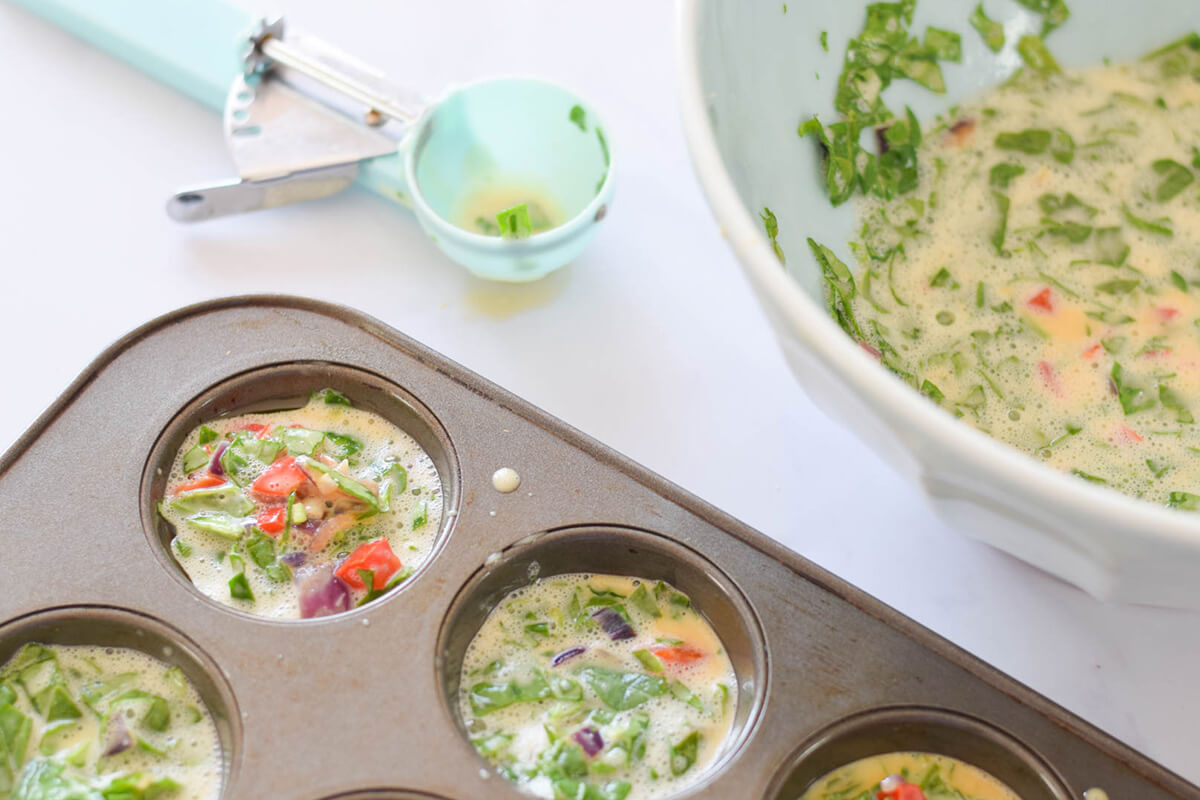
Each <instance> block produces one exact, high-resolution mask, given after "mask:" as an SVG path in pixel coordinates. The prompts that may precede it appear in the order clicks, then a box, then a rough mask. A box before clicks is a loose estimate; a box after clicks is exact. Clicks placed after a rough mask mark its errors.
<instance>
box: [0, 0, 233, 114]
mask: <svg viewBox="0 0 1200 800" xmlns="http://www.w3.org/2000/svg"><path fill="white" fill-rule="evenodd" d="M12 2H14V3H15V4H16V5H19V6H23V7H25V8H27V9H29V10H30V11H32V12H33V13H35V14H37V15H39V16H41V17H44V18H45V19H47V20H49V21H50V22H52V23H54V24H55V25H58V26H59V27H61V28H64V29H66V30H67V31H69V32H70V33H73V34H74V35H76V36H78V37H79V38H81V39H83V40H84V41H86V42H88V43H89V44H92V45H95V46H96V47H99V48H100V49H101V50H104V51H105V52H107V53H109V54H110V55H113V56H116V57H117V58H119V59H121V60H122V61H125V62H126V63H128V64H130V65H131V66H133V67H135V68H137V69H138V70H140V71H142V72H144V73H146V74H148V75H150V76H151V77H153V78H155V79H156V80H159V81H162V82H163V83H166V84H168V85H170V86H173V87H174V88H176V89H179V90H180V91H182V92H184V93H186V94H188V95H189V96H191V97H192V98H194V99H196V100H199V101H200V102H201V103H203V104H204V105H206V106H210V107H212V108H215V109H221V108H223V107H224V105H225V95H226V94H227V93H228V92H229V85H230V83H231V82H232V81H233V79H234V77H235V76H236V75H237V74H238V73H239V72H240V71H241V69H242V65H241V56H242V51H243V50H244V43H245V42H246V39H247V37H248V35H249V33H250V31H251V30H252V27H253V26H254V24H255V23H256V21H257V18H256V17H255V16H254V15H253V14H250V13H248V12H246V11H243V10H242V9H239V8H237V7H235V6H233V5H231V4H228V3H225V2H222V0H12Z"/></svg>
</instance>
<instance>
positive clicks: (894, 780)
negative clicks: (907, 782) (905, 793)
mask: <svg viewBox="0 0 1200 800" xmlns="http://www.w3.org/2000/svg"><path fill="white" fill-rule="evenodd" d="M903 785H904V778H902V777H900V776H899V775H888V776H887V777H886V778H884V779H883V780H881V781H880V782H879V789H880V791H882V792H883V793H884V794H887V793H888V792H894V791H896V790H897V789H899V788H900V787H901V786H903Z"/></svg>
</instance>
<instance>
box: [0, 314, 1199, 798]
mask: <svg viewBox="0 0 1200 800" xmlns="http://www.w3.org/2000/svg"><path fill="white" fill-rule="evenodd" d="M326 385H328V386H332V387H333V388H336V389H339V390H341V391H344V392H345V393H346V394H347V395H349V396H350V397H351V399H352V400H354V401H355V402H356V403H358V404H360V405H362V406H365V407H368V408H372V409H373V410H376V411H378V412H380V413H382V414H384V415H385V416H388V417H389V418H391V419H393V420H395V421H397V422H398V423H399V424H400V425H401V426H402V427H404V428H405V429H406V430H408V431H409V433H410V434H413V435H414V436H415V437H416V438H417V439H418V440H419V441H420V442H421V443H422V445H424V446H425V447H426V449H427V450H428V451H429V452H430V455H431V456H433V458H434V460H435V463H436V464H437V467H438V469H439V471H440V472H441V477H442V482H443V490H444V492H445V508H446V511H447V513H446V516H445V520H444V521H443V525H442V529H441V533H440V537H441V538H440V540H439V543H438V545H437V547H436V548H435V549H434V551H433V554H432V555H431V557H430V559H429V561H428V562H427V563H426V565H425V566H424V567H423V568H422V569H421V570H419V571H418V572H417V573H416V574H415V575H414V576H413V577H412V578H411V579H409V580H408V581H407V582H405V583H404V584H402V585H401V587H400V588H398V589H397V590H396V591H395V592H393V593H391V594H390V595H388V596H387V597H385V598H382V599H380V600H378V601H376V602H374V603H372V604H369V605H367V606H364V607H362V608H359V609H356V610H354V611H351V612H348V613H346V614H343V615H340V616H337V617H329V618H325V619H320V620H308V621H303V622H295V621H274V620H268V619H262V618H257V617H252V616H249V615H247V614H244V613H241V612H238V611H236V610H233V609H230V608H226V607H224V606H221V605H219V604H217V603H215V602H212V601H210V600H209V599H208V598H206V597H203V596H202V595H201V594H200V593H199V592H197V591H196V590H195V588H194V587H192V585H191V584H190V583H189V582H188V581H187V580H186V578H185V577H184V576H183V575H182V573H181V572H180V570H179V569H178V567H177V566H176V565H175V564H174V562H173V560H172V559H171V557H170V555H169V553H168V551H167V550H166V548H165V547H164V543H165V542H164V535H165V534H166V533H167V532H165V531H164V530H163V529H162V527H161V525H160V522H159V520H158V519H157V516H156V514H155V513H154V508H153V501H154V500H155V493H156V490H158V491H161V483H162V475H161V474H160V470H162V469H163V465H164V459H170V458H171V456H172V455H173V450H172V448H173V446H175V445H177V444H178V442H179V440H180V439H181V437H182V436H183V435H184V434H185V433H186V430H187V429H188V428H190V426H191V425H193V424H196V423H198V422H200V421H201V420H203V419H205V418H207V417H209V416H213V415H215V414H219V413H229V412H236V411H241V410H248V409H263V408H267V407H280V406H287V405H294V404H296V403H298V402H299V401H300V400H301V399H302V397H303V395H304V394H305V393H306V392H307V391H308V390H309V389H311V388H317V387H319V386H326ZM500 467H512V468H514V469H516V470H517V472H519V473H520V475H521V477H522V483H521V487H520V490H519V491H517V492H515V493H512V494H507V495H504V494H500V493H498V492H496V491H495V490H494V489H493V488H492V484H491V475H492V473H493V472H494V471H495V470H496V469H497V468H500ZM0 508H3V509H4V510H5V514H4V515H3V517H2V518H0V552H3V553H4V557H3V565H4V567H3V572H2V573H0V575H2V576H3V583H4V588H5V591H4V592H0V658H7V657H8V656H9V655H11V654H12V653H13V652H15V650H16V648H18V647H19V646H20V645H21V644H23V643H24V642H26V641H30V640H33V639H39V638H40V639H46V640H49V641H57V642H62V643H71V642H80V643H91V642H100V641H105V642H108V643H111V644H113V645H116V646H133V647H139V648H140V649H143V650H145V651H146V652H148V653H150V654H152V655H155V656H157V657H159V658H163V659H164V660H167V661H171V662H173V663H178V664H179V665H180V666H181V667H182V668H183V669H184V670H185V672H186V673H187V674H188V675H189V677H191V679H192V680H193V681H194V682H195V683H196V684H197V686H198V688H199V689H200V691H201V693H202V694H203V695H204V696H205V699H206V701H208V703H209V707H210V708H211V709H212V710H213V712H214V713H215V714H216V715H217V717H218V724H219V727H220V729H221V741H222V745H223V747H224V749H225V752H226V758H227V767H226V776H225V783H224V791H223V795H222V797H223V799H224V800H251V798H254V799H257V798H280V799H281V800H292V799H294V800H333V798H338V799H339V800H406V799H407V798H425V800H475V799H476V798H482V797H487V798H499V799H500V800H504V798H513V799H514V800H515V799H516V798H521V797H525V795H523V794H521V793H520V792H519V791H517V790H516V789H515V788H514V787H513V786H511V785H510V784H508V783H507V782H506V781H505V780H504V779H503V778H501V777H499V776H498V775H496V774H494V773H492V772H491V771H490V770H489V769H488V768H487V766H486V764H485V762H484V761H483V760H482V759H481V758H479V756H478V755H476V753H475V752H474V749H473V748H472V747H471V745H470V743H469V742H468V740H467V739H466V736H465V734H464V731H463V730H462V722H461V720H460V719H459V717H458V712H457V700H456V697H455V695H454V691H455V689H456V686H457V680H458V675H457V667H458V665H457V660H458V659H460V658H461V655H462V652H463V649H464V648H465V646H466V644H467V642H468V641H469V639H470V636H471V635H472V634H473V633H474V627H475V626H477V625H478V624H479V622H480V621H481V620H482V618H483V615H484V613H485V612H486V608H487V606H488V604H489V603H491V602H493V601H494V600H495V599H497V598H499V597H500V596H502V595H503V593H504V592H505V591H506V590H507V589H509V588H513V587H515V586H516V585H519V583H520V582H522V581H524V580H528V579H529V576H530V574H531V573H534V572H536V573H537V574H541V575H551V574H555V573H558V572H566V571H579V570H588V571H597V572H603V571H607V572H617V573H625V574H631V575H640V576H643V577H648V578H653V577H662V578H664V579H667V580H670V581H671V582H673V583H676V584H677V585H678V586H679V588H680V589H682V590H683V591H685V592H688V593H689V594H691V596H692V598H693V600H694V602H695V603H696V606H697V608H699V609H700V611H702V612H703V613H704V614H705V615H706V616H707V617H708V618H709V620H710V621H711V622H712V623H713V624H714V627H715V628H716V630H717V632H718V633H719V634H720V636H721V637H722V640H723V641H724V643H725V645H726V647H727V648H728V650H729V653H730V656H731V658H732V660H733V663H734V666H735V669H736V671H737V673H738V678H739V681H741V683H742V688H741V696H740V701H739V706H738V709H737V718H736V722H735V726H734V734H733V736H734V740H733V743H732V745H731V746H730V747H729V748H728V749H727V751H726V753H725V755H724V756H723V757H722V758H721V759H720V760H719V762H718V763H717V764H716V765H715V767H714V768H713V770H712V771H711V772H710V773H709V774H708V775H707V777H705V778H704V779H703V780H702V781H701V782H700V783H699V784H697V785H696V786H695V787H694V788H693V789H691V790H689V791H687V792H685V793H682V794H680V795H677V797H688V798H696V800H699V798H706V799H712V800H715V799H716V798H748V799H749V798H754V799H755V800H759V799H763V800H791V798H794V797H795V796H797V795H798V794H799V793H800V792H801V791H802V790H803V789H804V788H805V786H807V785H808V782H809V781H811V780H812V779H813V778H815V777H817V776H818V775H819V774H821V773H823V772H824V771H826V770H827V769H829V768H832V767H834V766H836V765H837V764H838V763H839V762H841V761H845V760H851V759H853V758H858V757H861V756H865V755H869V754H871V753H874V752H880V751H881V749H894V748H906V747H911V748H921V747H927V748H929V749H934V750H941V751H943V752H946V753H947V754H948V755H957V756H959V757H961V758H964V759H965V760H968V761H971V762H972V763H974V764H976V766H979V767H981V768H982V769H984V770H987V771H990V772H992V773H994V774H996V775H997V776H998V777H1000V778H1002V779H1004V780H1006V781H1007V782H1008V783H1009V784H1010V785H1012V786H1013V788H1014V789H1017V790H1018V791H1021V792H1023V800H1065V799H1066V798H1079V797H1081V795H1082V793H1083V792H1084V791H1085V790H1086V789H1089V788H1091V787H1101V788H1103V789H1105V790H1106V791H1107V792H1108V793H1109V795H1110V796H1111V797H1112V798H1114V800H1119V799H1120V798H1124V799H1125V800H1130V799H1131V798H1136V800H1160V799H1165V798H1190V799H1192V800H1200V789H1198V788H1197V787H1195V786H1192V785H1191V784H1189V783H1187V782H1186V781H1184V780H1183V779H1182V778H1180V777H1178V776H1176V775H1174V774H1172V773H1170V772H1169V771H1167V770H1166V769H1164V768H1163V767H1161V766H1159V765H1157V764H1155V763H1153V762H1152V761H1150V760H1149V759H1147V758H1145V757H1144V756H1142V755H1140V754H1138V753H1136V752H1134V751H1133V750H1131V749H1130V748H1128V747H1126V746H1125V745H1123V744H1121V743H1120V742H1118V741H1116V740H1114V739H1112V738H1111V737H1109V736H1107V735H1106V734H1104V733H1102V732H1101V731H1099V730H1097V729H1096V728H1094V727H1092V726H1090V725H1088V724H1087V723H1085V722H1083V721H1082V720H1080V719H1078V718H1077V717H1074V716H1073V715H1071V714H1069V713H1068V712H1066V711H1065V710H1064V709H1062V708H1060V707H1058V706H1056V705H1054V704H1053V703H1051V702H1050V701H1049V700H1047V699H1046V698H1044V697H1041V696H1040V695H1038V694H1036V693H1034V692H1032V691H1031V690H1029V689H1028V688H1026V687H1024V686H1022V685H1021V684H1018V683H1016V682H1015V681H1013V680H1012V679H1010V678H1008V677H1006V676H1004V675H1003V674H1001V673H999V672H998V671H996V670H995V669H993V668H991V667H989V666H988V665H986V664H984V663H982V662H981V661H979V660H978V659H976V658H974V657H972V656H970V655H969V654H967V653H965V652H963V651H962V650H960V649H958V648H957V647H955V646H954V645H952V644H950V643H949V642H947V641H945V640H944V639H941V638H940V637H938V636H936V635H934V634H933V633H931V632H930V631H928V630H926V629H924V628H922V627H920V626H919V625H917V624H916V623H914V622H913V621H911V620H909V619H907V618H905V617H903V616H902V615H900V614H899V613H897V612H896V611H894V610H892V609H890V608H888V607H887V606H885V605H883V604H882V603H879V602H878V601H876V600H874V599H873V598H871V597H869V596H867V595H866V594H864V593H863V592H861V591H859V590H857V589H855V588H854V587H853V586H850V585H848V584H846V583H845V582H843V581H840V580H839V579H837V578H836V577H834V576H832V575H830V574H829V573H826V572H825V571H823V570H821V569H820V568H819V567H817V566H815V565H814V564H812V563H810V562H808V561H806V560H805V559H803V558H802V557H800V556H799V555H797V554H795V553H793V552H791V551H789V550H787V549H785V548H783V547H781V546H780V545H778V544H777V543H775V542H773V541H772V540H770V539H768V538H766V537H765V536H763V535H761V534H759V533H757V532H755V531H753V530H751V529H749V528H747V527H746V526H745V525H742V524H740V523H739V522H737V521H736V520H734V519H732V518H730V517H729V516H727V515H725V514H723V513H721V512H720V511H718V510H716V509H714V508H712V507H711V506H709V505H707V504H705V503H703V502H702V501H700V500H698V499H697V498H695V497H692V496H690V495H688V494H686V493H685V492H683V491H681V490H680V489H679V488H678V487H675V486H673V485H671V484H670V483H668V482H666V481H665V480H663V479H662V478H660V477H658V476H656V475H654V474H652V473H650V472H648V471H646V470H645V469H643V468H641V467H639V466H637V465H636V464H633V463H631V462H630V461H628V460H627V459H625V458H623V457H622V456H620V455H618V454H617V453H615V452H613V451H611V450H609V449H607V448H605V447H604V446H602V445H600V444H598V443H596V442H594V441H592V440H590V439H588V438H586V437H584V436H583V435H581V434H580V433H579V432H578V431H575V430H573V429H571V428H570V427H568V426H566V425H564V424H563V423H561V422H559V421H557V420H555V419H553V418H551V417H549V416H548V415H546V414H545V413H543V412H541V411H539V410H538V409H536V408H533V407H531V406H530V405H529V404H527V403H525V402H523V401H522V400H520V399H519V398H517V397H514V396H513V395H511V394H509V393H507V392H505V391H503V390H502V389H499V388H498V387H496V386H493V385H492V384H490V383H488V382H487V381H484V380H482V379H481V378H480V377H479V376H477V375H473V374H472V373H470V372H468V371H467V370H465V369H463V368H462V367H460V366H458V365H456V364H454V363H452V362H450V361H448V360H447V359H445V358H443V357H442V356H439V355H438V354H436V353H434V352H432V351H430V350H429V349H428V348H425V347H423V346H422V345H420V344H418V343H416V342H414V341H412V340H411V339H408V338H406V337H404V336H402V335H401V334H399V333H397V332H396V331H394V330H392V329H391V328H388V327H387V326H385V325H383V324H382V323H380V322H378V321H376V320H374V319H371V318H369V317H367V316H364V315H362V314H359V313H357V312H354V311H351V310H349V309H346V308H342V307H338V306H332V305H328V304H325V303H320V302H316V301H312V300H303V299H297V298H288V297H244V298H232V299H227V300H219V301H213V302H208V303H203V304H200V305H197V306H192V307H189V308H185V309H182V310H180V311H177V312H174V313H172V314H168V315H166V316H164V317H161V318H159V319H157V320H155V321H153V322H151V323H149V324H147V325H145V326H143V327H142V328H139V329H138V330H136V331H134V332H133V333H131V334H129V335H128V336H126V337H125V338H123V339H122V340H120V341H119V342H117V343H116V344H114V345H113V346H112V347H110V348H109V349H108V350H107V351H105V352H104V353H103V354H102V355H101V356H100V357H99V358H98V359H97V360H96V361H95V362H94V363H93V364H92V365H91V366H90V367H88V369H87V370H86V371H85V372H84V373H83V375H81V376H80V377H79V378H78V379H77V380H76V381H75V383H74V384H72V386H71V387H69V388H68V390H67V391H66V392H65V393H64V394H63V396H62V397H61V398H59V400H57V401H56V402H55V403H54V405H53V406H52V407H51V408H50V409H49V410H48V411H47V412H46V413H45V414H43V415H42V416H41V418H39V419H38V420H37V422H35V423H34V425H33V427H32V428H31V429H30V430H29V431H28V432H27V433H26V434H25V435H24V436H22V437H21V439H19V440H18V441H17V443H16V444H15V445H14V446H13V447H12V448H11V449H10V450H9V451H8V452H7V453H6V454H5V455H4V456H3V458H2V459H0ZM50 508H53V510H54V513H53V514H48V513H47V511H48V509H50Z"/></svg>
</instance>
